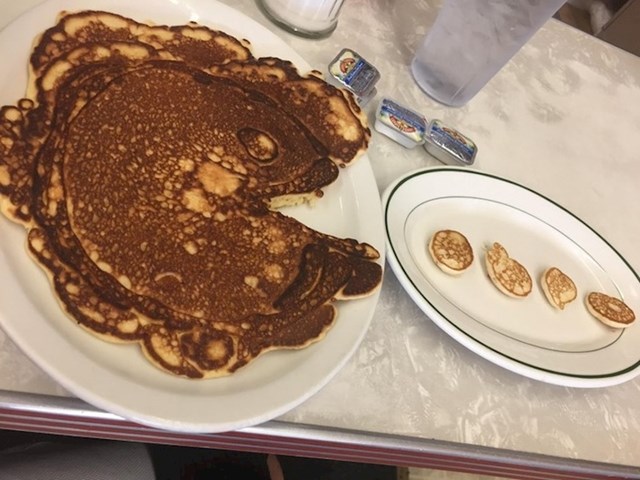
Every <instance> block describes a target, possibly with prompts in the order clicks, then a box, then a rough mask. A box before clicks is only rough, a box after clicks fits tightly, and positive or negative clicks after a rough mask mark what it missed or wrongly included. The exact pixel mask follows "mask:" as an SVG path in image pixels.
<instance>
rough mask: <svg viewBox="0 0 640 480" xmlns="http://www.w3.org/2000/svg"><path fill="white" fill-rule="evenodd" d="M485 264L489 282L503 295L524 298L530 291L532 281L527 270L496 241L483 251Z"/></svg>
mask: <svg viewBox="0 0 640 480" xmlns="http://www.w3.org/2000/svg"><path fill="white" fill-rule="evenodd" d="M485 265H486V267H487V273H488V274H489V278H490V279H491V282H492V283H493V284H494V285H495V286H496V288H497V289H498V290H500V291H501V292H502V293H504V294H505V295H507V296H509V297H512V298H524V297H526V296H527V295H529V294H530V293H531V290H532V288H533V282H532V281H531V276H530V275H529V272H528V271H527V269H526V268H525V267H523V266H522V265H521V264H520V263H519V262H518V261H516V260H514V259H513V258H511V257H509V253H508V252H507V250H506V249H505V248H504V247H503V246H502V245H500V244H499V243H498V242H494V243H493V245H492V246H491V248H490V249H487V251H486V252H485Z"/></svg>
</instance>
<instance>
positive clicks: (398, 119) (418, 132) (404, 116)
mask: <svg viewBox="0 0 640 480" xmlns="http://www.w3.org/2000/svg"><path fill="white" fill-rule="evenodd" d="M380 120H381V121H382V122H383V123H385V124H386V125H388V126H389V127H391V128H394V129H396V130H398V131H400V132H401V133H402V134H403V135H405V136H406V137H409V138H410V139H411V140H413V141H414V142H416V143H420V142H422V139H423V138H424V133H425V130H426V128H427V127H426V120H425V118H424V117H422V116H420V115H418V114H417V113H415V112H412V111H411V110H409V109H407V108H404V107H401V106H400V105H398V104H397V103H395V102H393V101H391V100H389V99H386V98H385V99H383V100H382V105H381V106H380Z"/></svg>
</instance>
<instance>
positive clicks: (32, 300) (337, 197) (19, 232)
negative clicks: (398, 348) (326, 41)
mask: <svg viewBox="0 0 640 480" xmlns="http://www.w3.org/2000/svg"><path fill="white" fill-rule="evenodd" d="M86 8H93V9H103V10H108V11H113V12H117V13H122V14H125V15H128V16H131V17H132V18H135V19H138V20H143V21H146V20H151V21H154V22H156V23H165V24H183V23H186V22H188V21H190V20H194V21H198V22H200V23H202V24H205V25H209V26H211V27H214V28H218V29H220V30H224V31H226V32H228V33H230V34H232V35H234V36H237V37H240V38H242V37H244V38H247V39H249V40H250V41H251V42H252V44H253V46H254V48H253V51H254V54H255V55H256V56H268V55H270V56H278V57H280V58H285V59H289V60H291V61H293V62H294V63H295V64H296V65H298V66H299V68H301V69H303V70H304V69H308V68H309V66H308V65H307V64H306V62H304V60H303V59H302V58H301V57H300V56H298V55H297V54H296V53H295V52H293V51H292V50H291V49H290V48H289V47H288V46H287V45H286V44H285V43H284V42H283V41H281V40H280V39H278V37H276V36H275V35H274V34H273V33H271V32H270V31H269V30H267V29H265V28H264V27H262V26H260V25H259V24H258V23H256V22H255V21H253V20H251V19H250V18H247V17H246V16H245V15H242V14H240V13H239V12H237V11H235V10H233V9H231V8H229V7H227V6H224V5H222V4H220V3H217V2H215V1H213V0H188V1H180V0H171V1H163V0H145V1H143V2H128V1H126V0H122V1H120V0H117V1H114V0H91V1H49V2H46V3H44V4H42V5H40V6H38V7H36V8H35V9H33V10H31V11H29V12H27V13H26V14H24V15H23V16H21V17H19V18H18V19H17V20H16V21H15V22H13V23H12V24H10V25H9V26H8V27H6V28H5V29H4V30H3V31H2V32H0V58H1V59H2V69H0V105H4V104H11V103H14V102H15V101H16V100H17V99H18V98H19V97H20V96H21V95H23V94H24V89H25V86H26V68H27V59H28V55H29V50H30V46H31V42H32V39H33V38H34V36H35V35H36V34H37V33H38V32H40V31H42V30H44V29H45V28H47V27H49V26H51V25H52V24H53V23H54V20H55V17H56V14H57V13H58V12H59V11H60V10H62V9H68V10H79V9H86ZM288 213H289V214H291V215H293V216H295V217H296V218H299V219H300V220H302V221H303V222H305V223H306V224H307V225H309V226H311V227H313V228H316V229H318V230H320V231H324V232H327V233H330V234H334V235H338V236H343V237H353V238H357V239H359V240H361V241H366V242H368V243H370V244H372V245H373V246H374V247H376V248H377V249H378V250H379V251H380V252H381V254H383V252H384V234H383V223H382V212H381V209H380V197H379V193H378V190H377V186H376V183H375V179H374V177H373V173H372V171H371V167H370V164H369V161H368V159H367V158H366V157H364V158H361V159H360V160H359V161H358V162H356V163H355V164H354V165H353V166H351V167H349V168H347V169H345V170H343V171H341V174H340V177H339V179H338V181H337V182H336V183H335V184H333V185H331V186H330V187H329V188H327V189H326V195H325V196H324V197H323V198H322V200H321V201H319V202H317V203H316V205H315V206H314V207H313V208H311V207H298V208H295V209H293V210H289V211H288ZM365 220H366V221H365ZM24 243H25V232H24V229H23V228H21V227H20V226H18V225H15V224H11V223H10V222H8V221H7V220H6V219H4V218H2V219H0V285H1V286H2V288H0V325H1V326H2V328H3V329H4V330H5V331H6V332H7V333H8V334H9V335H10V336H11V338H12V339H13V340H14V341H15V342H16V344H18V345H19V346H20V347H21V348H22V350H23V351H24V352H25V353H26V354H27V355H28V356H30V357H31V358H32V359H33V360H34V361H35V362H36V363H37V364H38V365H39V366H40V367H41V368H42V369H44V370H45V371H46V372H47V373H49V374H50V375H51V376H52V377H53V378H54V379H55V380H57V381H58V382H59V383H60V384H62V385H63V386H64V387H66V388H67V389H68V390H70V391H71V392H72V393H74V394H75V395H77V396H78V397H80V398H82V399H84V400H86V401H87V402H89V403H92V404H94V405H96V406H98V407H100V408H103V409H105V410H108V411H111V412H113V413H116V414H118V415H121V416H123V417H126V418H129V419H132V420H135V421H138V422H140V423H144V424H147V425H151V426H156V427H160V428H165V429H171V430H179V431H189V432H220V431H227V430H231V429H237V428H240V427H244V426H249V425H254V424H257V423H260V422H264V421H266V420H269V419H271V418H273V417H275V416H278V415H280V414H283V413H284V412H286V411H288V410H289V409H291V408H293V407H295V406H297V405H299V404H300V403H302V402H303V401H304V400H305V399H307V398H308V397H310V396H311V395H312V394H314V393H315V392H317V391H318V390H319V389H320V388H321V387H322V386H323V385H325V384H326V383H327V382H328V381H329V380H330V379H331V377H332V376H333V375H334V374H335V373H336V372H337V371H338V370H339V369H340V367H341V366H342V365H344V363H345V362H346V361H347V360H348V358H349V357H350V356H351V354H352V353H353V352H354V350H355V349H356V347H357V346H358V344H359V343H360V341H361V340H362V338H363V336H364V333H365V332H366V330H367V328H368V326H369V323H370V321H371V318H372V316H373V310H374V308H375V305H376V302H377V299H378V294H377V293H376V294H375V295H373V296H371V297H368V298H366V299H362V300H357V301H350V302H342V303H341V304H340V305H339V307H338V310H339V312H338V321H337V322H336V325H335V327H334V328H333V329H332V330H331V331H330V332H329V333H328V335H327V336H326V338H325V339H324V340H322V341H321V342H318V343H317V344H314V345H312V346H310V347H309V348H306V349H304V350H299V351H279V352H271V353H268V354H265V355H264V356H262V357H260V358H259V359H257V360H256V361H255V362H254V363H252V364H251V365H249V366H248V367H246V368H244V369H242V370H240V371H238V372H237V373H235V374H234V375H232V376H230V377H226V378H221V379H215V380H206V381H193V380H188V379H182V378H174V377H172V376H171V375H167V374H166V373H163V372H161V371H159V370H157V369H156V368H154V367H153V366H151V365H150V364H149V362H147V361H146V360H145V359H144V358H143V356H142V354H141V353H140V349H139V348H138V347H137V346H122V345H112V344H108V343H106V342H102V341H100V340H97V339H95V338H94V337H93V336H92V335H90V334H88V333H86V332H84V331H83V330H82V329H80V328H78V327H77V326H76V325H74V324H73V322H72V321H70V320H69V318H68V317H66V316H65V315H64V314H63V313H62V311H61V309H60V308H59V306H58V305H57V303H56V300H55V299H54V296H53V294H52V293H51V288H50V286H49V284H48V282H47V280H46V277H45V275H44V273H43V272H42V271H41V270H40V269H39V267H37V266H36V265H35V264H34V263H33V262H32V261H31V260H30V259H29V258H28V256H27V254H26V252H25V249H24ZM381 263H384V258H382V259H381Z"/></svg>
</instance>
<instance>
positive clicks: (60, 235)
mask: <svg viewBox="0 0 640 480" xmlns="http://www.w3.org/2000/svg"><path fill="white" fill-rule="evenodd" d="M93 14H94V17H95V16H96V15H95V12H93ZM97 17H99V21H98V23H95V22H94V23H91V22H89V23H87V20H86V18H87V17H86V16H84V14H82V13H79V14H73V15H72V16H71V17H66V20H65V19H64V18H63V20H62V21H61V23H60V24H58V25H57V26H56V27H54V28H53V29H50V30H49V31H47V32H46V33H45V35H43V37H42V39H41V40H40V43H38V45H39V46H42V45H46V44H48V45H53V47H50V48H49V49H47V48H44V50H43V51H45V52H50V53H51V54H50V55H46V56H39V57H38V56H37V55H36V56H35V57H34V56H32V66H33V68H34V70H33V71H34V75H35V77H34V81H33V85H35V87H36V92H35V93H34V96H33V98H32V99H30V100H29V101H21V102H20V103H19V104H18V105H17V106H16V107H5V108H4V109H3V111H2V114H3V116H4V118H5V120H6V121H5V122H3V124H2V127H1V128H0V142H1V144H2V145H3V146H4V147H3V149H2V150H0V198H1V199H2V202H3V203H2V206H3V211H4V212H5V213H6V214H7V215H8V216H9V217H10V218H11V219H13V220H15V221H19V222H20V223H23V224H24V225H25V226H27V228H28V229H29V233H28V244H29V250H30V252H31V254H32V255H33V256H34V257H35V258H36V260H37V261H38V263H39V264H40V265H41V266H43V268H45V270H46V271H47V273H48V274H49V277H50V279H51V281H52V284H53V285H54V288H55V290H56V294H57V297H58V299H59V300H60V303H61V304H62V306H63V308H64V309H65V311H66V312H67V313H68V314H70V315H71V316H72V317H73V318H74V319H75V320H76V321H77V322H78V323H79V324H80V325H81V326H83V327H84V328H86V329H87V330H89V331H91V332H92V333H95V334H96V335H98V336H100V337H102V338H105V339H107V340H112V341H125V342H138V343H139V344H140V345H141V347H142V349H143V352H144V353H145V355H146V356H147V357H148V358H149V359H150V361H151V362H152V363H153V364H155V365H157V366H159V367H160V368H163V369H165V370H167V371H169V372H171V373H174V374H177V375H183V376H188V377H194V378H199V377H212V376H220V375H225V374H229V373H231V372H233V371H235V370H237V369H238V368H240V367H242V366H243V365H246V364H247V363H249V362H250V361H251V360H253V359H254V358H255V357H257V356H258V355H260V354H261V353H263V352H266V351H269V350H272V349H276V348H301V347H304V346H306V345H308V344H309V343H311V342H313V341H316V340H318V339H320V338H322V337H323V336H324V334H325V333H326V331H327V329H328V328H330V327H331V325H332V324H333V322H334V321H335V316H336V307H335V305H334V303H333V302H334V301H335V300H337V299H347V298H357V297H360V296H364V295H368V294H370V293H371V292H372V291H373V290H374V289H375V288H376V287H377V286H378V285H379V283H380V281H381V267H380V265H379V264H377V263H376V262H375V261H374V260H375V259H376V258H378V256H379V255H378V252H377V251H376V250H375V249H374V248H373V247H371V246H369V245H367V244H365V243H359V242H358V241H356V240H353V239H339V238H335V237H332V236H329V235H326V234H323V233H320V232H316V231H314V230H312V229H310V228H308V227H306V226H305V225H303V224H301V223H300V222H298V221H297V220H295V219H292V218H290V217H286V216H284V215H282V214H281V213H279V212H277V211H273V210H271V209H270V208H269V206H270V205H273V204H274V203H277V199H279V198H288V197H294V198H296V197H308V196H309V195H320V194H321V189H322V188H323V187H324V186H326V185H328V184H329V183H331V182H333V181H334V180H335V178H336V177H337V175H338V170H339V169H338V165H345V164H347V163H349V162H351V161H352V160H353V159H354V158H355V157H356V156H357V155H358V154H360V153H362V151H364V149H365V148H366V144H367V142H368V138H369V134H370V133H369V131H368V128H367V127H366V123H364V120H363V117H362V114H361V112H360V110H359V109H357V108H355V109H354V108H353V105H351V103H350V99H349V97H348V96H345V95H343V94H342V93H340V92H339V91H338V90H336V89H334V88H333V87H329V86H328V85H326V84H323V82H321V81H320V80H318V79H317V78H315V77H313V78H307V77H303V76H300V75H299V74H297V72H295V70H294V69H293V67H292V66H289V65H288V64H286V63H282V65H285V67H282V65H281V68H284V69H285V70H286V72H287V75H285V76H284V77H282V78H281V79H280V80H279V82H275V83H274V79H273V78H271V77H268V76H263V77H262V80H261V79H260V78H258V77H259V76H258V77H252V79H251V82H247V81H246V77H245V74H244V72H246V70H245V69H243V68H240V67H239V65H241V62H239V61H238V58H227V57H225V58H221V59H219V60H217V61H218V63H224V62H227V61H228V60H234V67H233V68H232V69H230V70H229V71H226V70H224V69H221V68H218V67H216V68H212V66H211V65H203V64H201V63H200V62H198V61H195V60H193V61H192V60H190V57H189V55H188V54H187V53H189V52H194V49H195V47H189V45H190V44H189V43H188V42H183V43H181V44H180V45H181V48H185V49H186V52H187V53H184V52H183V53H182V54H181V55H177V54H176V53H175V52H173V53H172V56H171V59H170V60H167V59H166V58H167V57H166V55H164V52H163V50H164V49H167V48H168V47H167V43H166V42H167V41H168V40H167V38H169V37H168V36H166V38H164V37H163V38H164V41H165V43H162V42H160V43H162V44H160V43H158V44H156V43H154V40H153V39H150V38H149V36H148V35H150V34H149V32H147V31H146V30H145V28H143V27H140V26H139V25H140V24H137V25H138V26H137V27H135V29H134V30H133V31H135V32H138V33H139V32H141V31H142V32H146V33H144V35H137V36H136V37H135V38H130V37H127V34H126V30H127V29H129V31H131V25H134V26H135V22H133V21H129V20H128V19H123V17H119V16H115V17H114V16H110V14H102V13H100V15H98V16H97ZM105 19H108V20H105ZM76 21H77V22H78V23H77V24H76V27H74V28H75V29H74V28H71V27H69V25H70V24H73V22H76ZM111 21H113V24H114V25H120V23H118V22H122V24H123V25H124V26H123V27H122V28H120V27H119V26H118V28H115V27H114V28H111V27H112V26H113V25H110V24H109V22H111ZM132 22H133V23H132ZM105 24H107V27H108V28H107V27H105V26H104V25H105ZM77 25H81V26H77ZM86 25H91V28H88V27H87V26H86ZM96 25H98V27H96ZM149 28H151V27H149ZM154 28H155V27H154ZM162 28H163V30H162V31H164V32H165V33H166V32H167V31H169V32H173V33H174V34H175V32H178V33H179V34H180V35H185V31H186V30H185V28H187V29H192V30H193V31H197V32H204V31H205V30H201V29H200V27H198V26H194V25H189V26H187V27H162ZM60 29H63V30H64V32H65V35H67V37H65V38H63V35H62V34H61V33H60ZM83 29H84V30H83ZM114 31H115V32H117V34H114V33H113V32H114ZM155 31H156V33H158V35H160V34H159V32H160V31H159V30H155ZM189 31H191V30H189ZM206 31H207V32H208V31H209V30H208V29H206ZM77 32H83V33H82V35H75V33H77ZM94 32H99V33H94ZM176 35H177V34H176ZM160 37H161V35H160ZM160 37H159V38H160ZM47 38H48V39H49V40H47ZM173 38H175V37H173ZM219 38H222V37H221V36H215V37H211V38H209V39H207V38H205V37H204V36H202V37H198V41H200V42H202V43H203V44H202V45H200V47H202V48H206V45H204V44H206V43H207V42H208V41H212V42H215V41H216V39H219ZM224 38H226V37H224ZM225 41H226V40H225ZM43 42H44V43H43ZM51 42H53V43H51ZM232 43H233V42H232ZM240 44H241V42H238V43H233V45H240ZM185 45H186V46H185ZM54 47H55V48H54ZM200 47H198V48H200ZM38 48H39V47H38ZM38 51H39V50H38V49H36V51H35V52H34V54H35V53H37V52H38ZM196 53H197V52H195V53H194V55H195V54H196ZM177 57H180V58H179V59H177V60H176V58H177ZM223 57H224V56H223ZM34 58H36V61H35V63H34ZM246 61H247V67H246V68H248V69H253V70H254V71H263V70H264V69H266V70H270V69H272V68H274V65H278V64H279V63H278V61H276V60H274V59H266V60H260V59H258V60H254V59H251V58H249V57H247V59H246ZM256 69H257V70H256ZM288 82H290V85H289V83H288ZM319 82H320V83H319ZM280 83H281V84H280ZM300 85H302V87H300ZM301 88H302V89H303V90H304V91H305V92H312V93H311V94H309V95H307V97H306V100H305V102H307V106H308V108H307V109H306V110H308V111H313V112H324V115H323V118H322V120H314V119H312V118H307V117H306V114H305V113H304V110H305V109H301V108H300V107H299V106H296V107H290V106H289V105H290V104H295V103H296V100H295V99H296V98H299V96H295V95H294V94H293V93H292V92H295V91H298V92H300V91H301V90H300V89H301ZM287 92H289V93H290V94H291V95H293V96H290V97H287ZM336 125H340V126H341V127H344V130H341V131H338V130H336ZM345 142H346V143H345ZM9 144H10V145H9Z"/></svg>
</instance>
